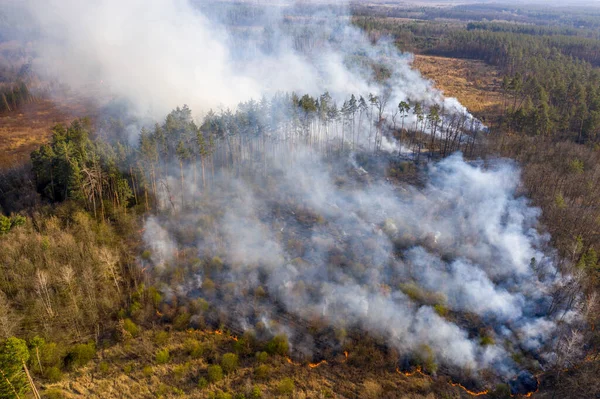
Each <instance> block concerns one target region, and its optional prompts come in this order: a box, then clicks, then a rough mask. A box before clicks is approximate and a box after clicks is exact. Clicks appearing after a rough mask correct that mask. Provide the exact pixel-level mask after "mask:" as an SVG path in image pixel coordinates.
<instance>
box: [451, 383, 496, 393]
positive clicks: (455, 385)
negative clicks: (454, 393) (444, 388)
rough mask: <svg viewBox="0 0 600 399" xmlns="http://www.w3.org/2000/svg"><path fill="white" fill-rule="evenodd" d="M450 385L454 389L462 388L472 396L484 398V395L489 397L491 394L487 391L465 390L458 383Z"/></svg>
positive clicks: (463, 388)
mask: <svg viewBox="0 0 600 399" xmlns="http://www.w3.org/2000/svg"><path fill="white" fill-rule="evenodd" d="M450 385H452V386H453V387H459V388H461V389H462V390H463V391H465V392H466V393H468V394H469V395H471V396H482V395H487V394H488V393H489V391H488V390H487V389H486V390H485V391H480V392H477V391H469V390H468V389H467V388H465V387H464V386H463V385H461V384H459V383H458V382H452V381H450Z"/></svg>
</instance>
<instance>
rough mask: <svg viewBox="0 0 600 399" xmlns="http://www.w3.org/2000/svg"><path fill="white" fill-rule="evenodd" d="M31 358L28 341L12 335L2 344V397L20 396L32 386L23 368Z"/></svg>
mask: <svg viewBox="0 0 600 399" xmlns="http://www.w3.org/2000/svg"><path fill="white" fill-rule="evenodd" d="M28 360H29V350H28V349H27V343H26V342H25V341H23V340H22V339H19V338H15V337H10V338H8V339H7V340H5V341H4V342H2V344H1V345H0V374H1V375H0V398H3V399H12V398H20V397H22V396H23V395H24V394H25V393H27V391H29V389H30V387H29V384H28V381H27V375H26V374H25V371H24V369H23V365H24V363H25V362H27V361H28Z"/></svg>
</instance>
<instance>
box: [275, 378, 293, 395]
mask: <svg viewBox="0 0 600 399" xmlns="http://www.w3.org/2000/svg"><path fill="white" fill-rule="evenodd" d="M295 389H296V385H295V384H294V380H292V379H291V378H284V379H283V380H281V381H279V384H277V392H279V393H280V394H281V395H291V394H293V393H294V390H295Z"/></svg>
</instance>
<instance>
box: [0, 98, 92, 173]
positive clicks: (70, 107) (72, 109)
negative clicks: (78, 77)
mask: <svg viewBox="0 0 600 399" xmlns="http://www.w3.org/2000/svg"><path fill="white" fill-rule="evenodd" d="M91 109H92V108H91V107H90V106H89V105H87V104H85V103H84V102H81V101H78V100H77V99H75V98H64V99H62V100H60V101H53V100H49V99H38V100H36V101H34V102H33V103H30V104H27V105H25V106H23V107H22V108H21V109H20V110H18V111H14V112H9V113H4V114H0V154H1V155H2V156H1V157H0V169H3V168H8V167H12V166H18V165H20V164H23V163H24V162H26V161H27V160H28V159H29V154H30V153H31V151H33V150H34V149H36V148H37V147H39V146H40V145H41V144H43V143H46V142H47V141H48V139H49V138H50V135H51V129H52V127H53V126H54V125H56V124H58V123H65V124H66V123H69V122H70V121H72V120H73V119H75V118H78V117H83V116H86V115H88V113H89V110H91Z"/></svg>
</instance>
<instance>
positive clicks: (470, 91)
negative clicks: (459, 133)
mask: <svg viewBox="0 0 600 399" xmlns="http://www.w3.org/2000/svg"><path fill="white" fill-rule="evenodd" d="M413 66H414V67H415V68H416V69H418V70H419V71H420V72H421V73H422V74H423V75H424V76H425V77H427V78H429V79H431V80H433V81H434V82H435V85H436V87H437V88H439V89H440V90H442V91H443V92H444V94H445V95H446V96H447V97H456V98H457V99H458V100H459V101H460V102H461V103H462V104H463V105H464V106H465V107H467V108H468V109H469V111H470V112H471V113H473V114H474V115H475V116H477V117H478V118H480V119H481V120H483V121H484V122H485V121H486V120H487V121H489V120H490V119H494V118H496V117H498V115H499V114H500V112H501V109H502V91H501V88H500V85H501V83H502V78H501V77H500V75H499V73H498V70H496V68H494V67H492V66H489V65H486V64H485V63H484V62H482V61H476V60H465V59H458V58H446V57H435V56H429V55H416V56H415V61H414V64H413Z"/></svg>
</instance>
